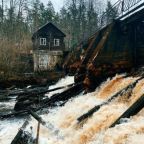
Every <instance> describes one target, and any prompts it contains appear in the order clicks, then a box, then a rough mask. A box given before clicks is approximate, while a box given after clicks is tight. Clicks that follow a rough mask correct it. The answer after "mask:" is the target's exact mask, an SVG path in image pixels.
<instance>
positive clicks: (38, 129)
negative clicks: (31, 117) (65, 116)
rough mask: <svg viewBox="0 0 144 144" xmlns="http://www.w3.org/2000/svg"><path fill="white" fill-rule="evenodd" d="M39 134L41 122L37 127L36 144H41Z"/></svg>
mask: <svg viewBox="0 0 144 144" xmlns="http://www.w3.org/2000/svg"><path fill="white" fill-rule="evenodd" d="M39 132H40V122H38V127H37V137H36V144H38V143H39Z"/></svg>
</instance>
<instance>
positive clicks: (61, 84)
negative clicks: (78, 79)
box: [45, 76, 74, 97]
mask: <svg viewBox="0 0 144 144" xmlns="http://www.w3.org/2000/svg"><path fill="white" fill-rule="evenodd" d="M73 83H74V77H73V76H66V77H65V78H62V79H60V80H59V81H58V82H57V83H56V84H55V85H51V86H50V87H49V89H54V88H57V87H64V86H67V85H70V84H73ZM66 89H67V87H65V88H63V89H60V90H56V91H53V92H50V93H47V94H45V95H46V96H48V97H51V96H52V95H54V94H56V93H61V92H63V91H64V90H66Z"/></svg>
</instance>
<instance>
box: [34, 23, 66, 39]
mask: <svg viewBox="0 0 144 144" xmlns="http://www.w3.org/2000/svg"><path fill="white" fill-rule="evenodd" d="M49 26H53V27H54V28H55V29H56V30H57V31H59V32H60V33H61V34H62V35H63V36H64V37H65V36H66V35H65V34H64V33H63V32H62V31H61V30H60V29H58V28H57V27H56V26H55V25H54V24H53V23H51V22H48V23H46V24H44V25H43V26H41V27H39V29H38V30H37V31H36V32H35V33H34V34H33V36H32V39H34V38H35V37H36V35H37V34H38V33H39V32H40V30H42V29H43V28H45V27H49Z"/></svg>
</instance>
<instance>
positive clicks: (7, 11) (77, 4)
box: [0, 0, 116, 78]
mask: <svg viewBox="0 0 144 144" xmlns="http://www.w3.org/2000/svg"><path fill="white" fill-rule="evenodd" d="M110 9H112V4H111V3H110V2H109V1H108V2H107V3H105V2H104V1H101V0H65V2H64V5H63V7H62V8H61V10H60V11H59V12H56V11H55V9H54V6H53V4H52V2H51V1H50V0H49V1H48V2H47V5H44V4H43V3H42V2H41V1H40V0H8V1H5V0H1V1H0V76H1V77H3V78H5V77H6V76H9V75H12V74H14V73H19V72H21V70H22V69H23V68H24V66H23V65H22V64H21V63H20V56H21V55H22V54H23V55H25V54H27V55H28V54H31V53H32V42H31V36H32V34H33V33H34V32H35V31H36V30H37V29H38V28H39V27H40V26H42V25H44V24H45V23H47V22H52V23H54V24H55V25H56V26H58V27H59V28H60V29H61V30H62V31H63V32H64V33H65V34H66V35H67V37H66V39H65V44H66V48H67V49H69V50H70V51H71V50H73V49H74V46H75V45H76V44H77V43H78V42H80V41H84V40H85V39H86V38H88V37H89V36H90V35H92V34H93V33H94V32H95V31H96V30H97V29H98V28H99V27H100V24H101V22H100V21H101V16H102V15H103V13H104V12H105V13H107V21H110V20H112V19H114V18H115V17H116V11H115V10H113V13H111V14H109V13H108V11H109V10H110Z"/></svg>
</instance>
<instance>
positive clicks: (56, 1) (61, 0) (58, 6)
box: [41, 0, 117, 12]
mask: <svg viewBox="0 0 144 144" xmlns="http://www.w3.org/2000/svg"><path fill="white" fill-rule="evenodd" d="M105 1H107V0H105ZM110 1H111V2H112V3H115V2H116V1H117V0H110ZM41 2H43V3H44V4H47V2H48V0H41ZM51 2H52V3H53V5H54V8H55V11H57V12H58V11H59V10H60V9H61V8H62V6H63V3H64V0H51Z"/></svg>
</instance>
